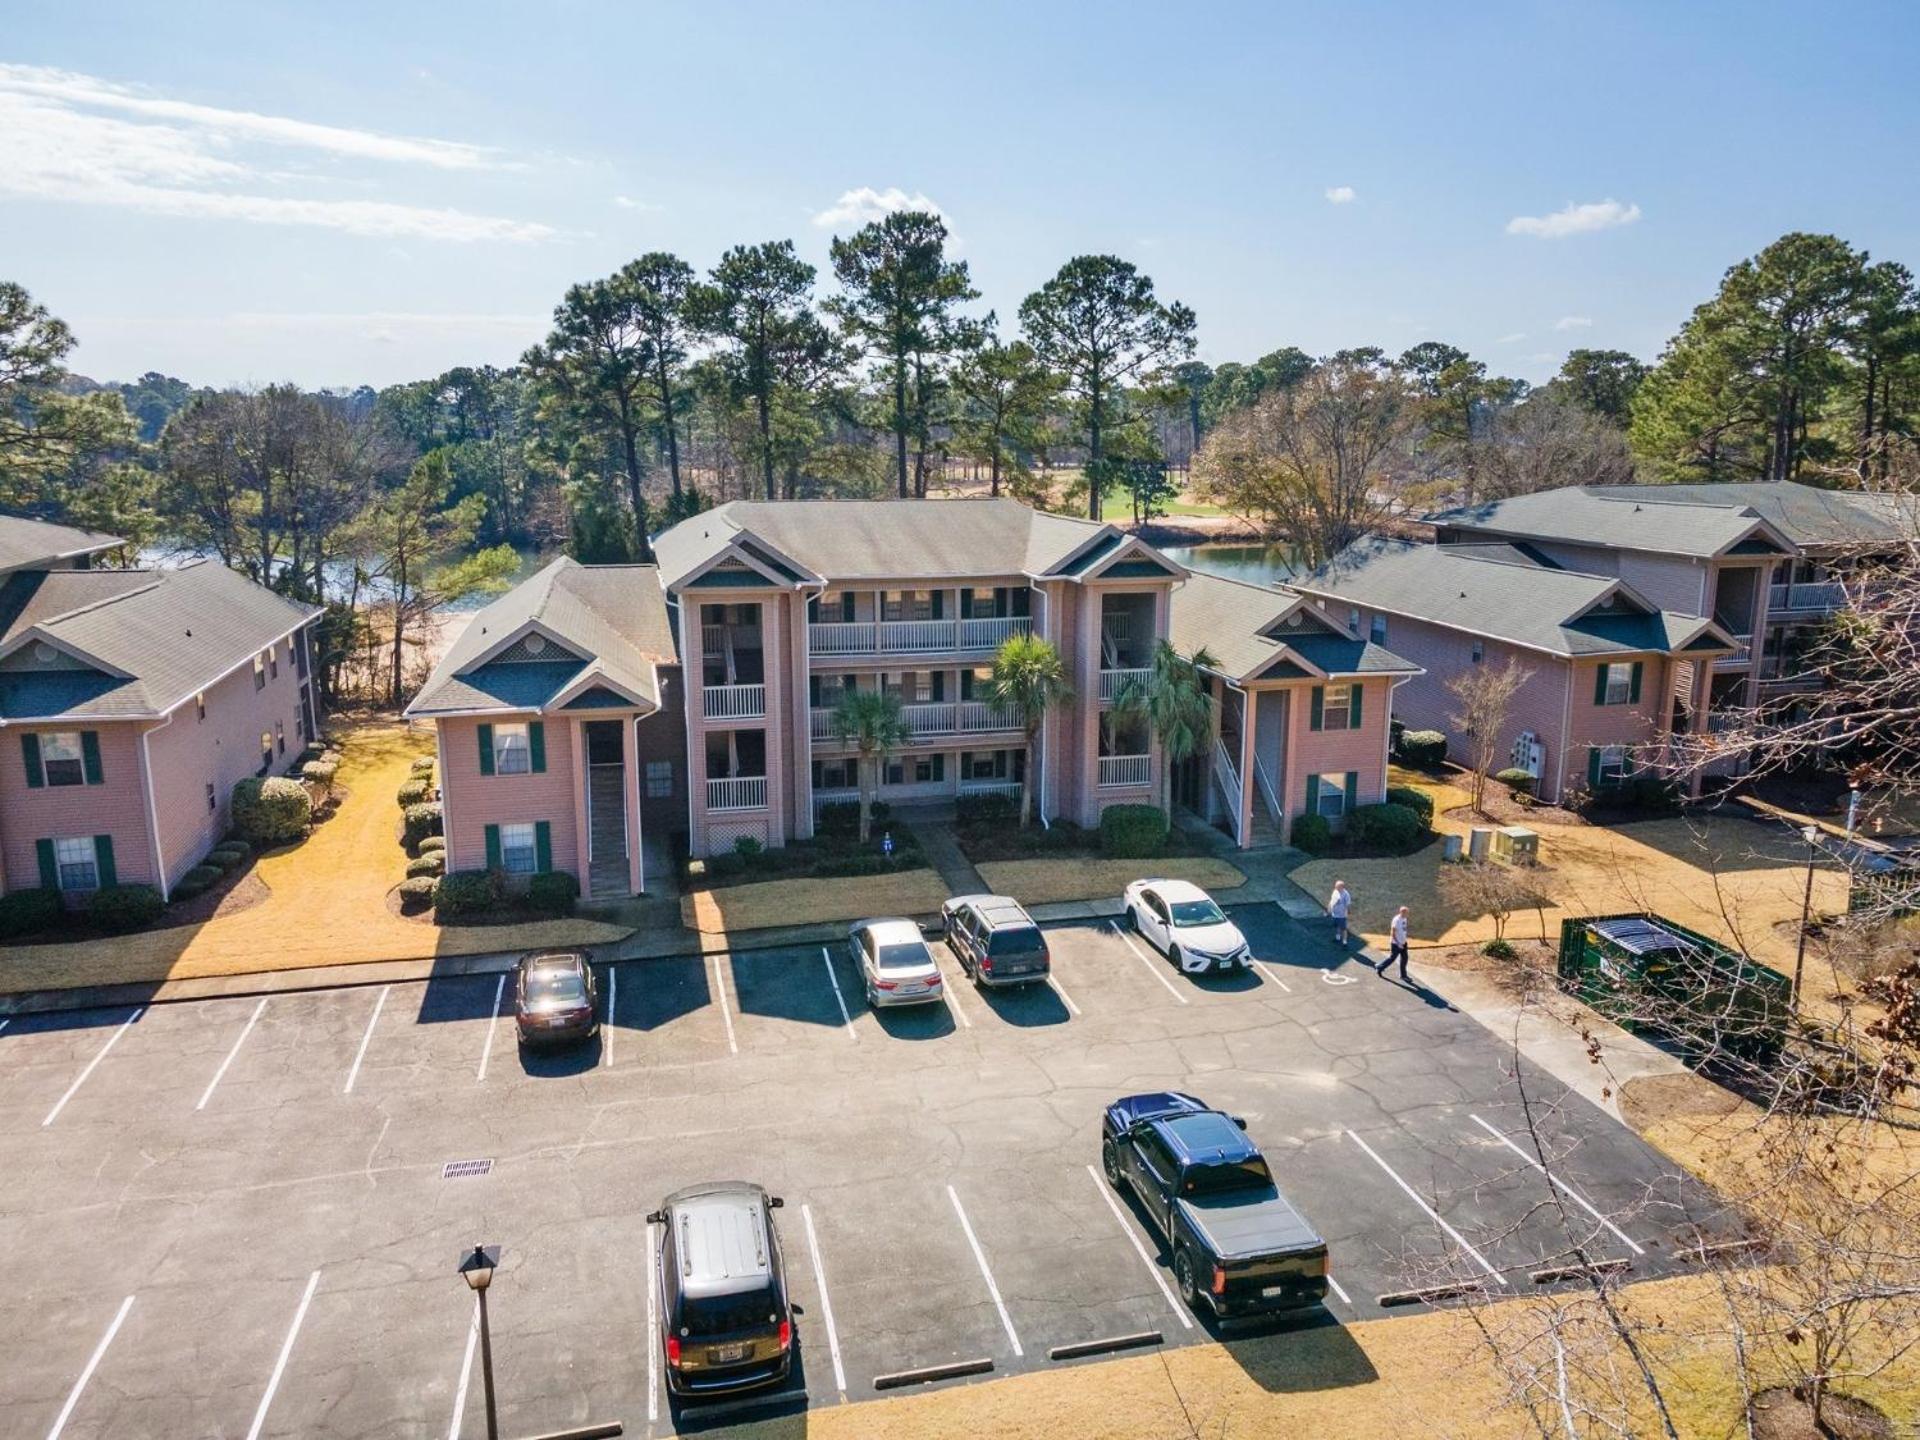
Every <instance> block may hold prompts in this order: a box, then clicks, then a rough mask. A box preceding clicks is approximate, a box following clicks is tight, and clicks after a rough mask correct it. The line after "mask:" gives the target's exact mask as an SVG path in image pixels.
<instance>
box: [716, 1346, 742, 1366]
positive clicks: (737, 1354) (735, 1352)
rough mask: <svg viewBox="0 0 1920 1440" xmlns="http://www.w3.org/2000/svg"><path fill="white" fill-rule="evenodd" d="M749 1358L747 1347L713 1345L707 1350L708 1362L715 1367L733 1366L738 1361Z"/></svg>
mask: <svg viewBox="0 0 1920 1440" xmlns="http://www.w3.org/2000/svg"><path fill="white" fill-rule="evenodd" d="M746 1358H747V1347H746V1346H745V1345H713V1346H709V1347H708V1349H707V1360H708V1362H709V1363H711V1364H714V1365H731V1364H733V1363H734V1361H736V1360H744V1359H746Z"/></svg>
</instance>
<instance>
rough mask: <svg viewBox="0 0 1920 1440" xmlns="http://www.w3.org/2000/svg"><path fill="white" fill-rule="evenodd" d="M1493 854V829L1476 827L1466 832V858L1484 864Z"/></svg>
mask: <svg viewBox="0 0 1920 1440" xmlns="http://www.w3.org/2000/svg"><path fill="white" fill-rule="evenodd" d="M1492 854H1493V827H1492V826H1490V825H1476V826H1474V827H1473V829H1472V830H1470V831H1468V832H1467V858H1468V859H1469V860H1472V861H1474V862H1475V863H1484V862H1485V861H1486V860H1487V858H1488V857H1489V856H1491V855H1492Z"/></svg>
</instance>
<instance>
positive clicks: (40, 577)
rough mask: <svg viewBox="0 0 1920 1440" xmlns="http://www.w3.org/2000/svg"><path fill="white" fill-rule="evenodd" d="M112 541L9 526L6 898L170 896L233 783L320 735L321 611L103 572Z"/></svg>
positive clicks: (140, 574) (208, 842) (2, 777)
mask: <svg viewBox="0 0 1920 1440" xmlns="http://www.w3.org/2000/svg"><path fill="white" fill-rule="evenodd" d="M122 543H123V542H122V541H120V540H118V539H116V538H115V537H113V536H110V535H97V534H93V533H91V532H87V531H77V530H73V529H70V528H68V527H65V526H59V525H47V524H43V523H41V522H38V521H33V520H23V519H17V518H13V517H7V516H0V762H3V763H0V885H3V887H4V888H5V889H6V890H23V889H30V888H34V887H36V886H44V887H47V888H50V889H58V890H60V891H62V892H64V893H65V894H67V895H68V896H69V897H70V899H71V900H72V901H73V903H83V902H84V897H85V896H86V895H87V894H89V893H90V892H92V891H93V890H96V889H98V888H100V887H102V886H105V885H112V884H116V883H118V884H132V883H139V884H146V885H152V886H154V887H155V888H156V889H158V890H159V891H160V892H161V893H162V894H163V895H164V894H166V893H167V892H168V891H170V890H171V888H172V886H173V885H174V883H175V882H176V881H178V880H179V878H180V877H181V876H182V875H184V874H185V873H186V872H187V871H188V870H189V869H191V868H192V867H193V866H194V865H196V864H197V863H199V861H200V860H201V859H202V857H204V856H205V854H206V852H207V851H208V849H210V848H211V847H212V846H213V845H214V844H215V843H217V842H218V841H219V839H220V838H221V836H222V835H224V834H225V833H226V831H227V829H228V826H229V821H230V815H229V811H228V801H229V797H230V796H231V793H232V790H233V786H234V785H235V784H236V783H237V782H238V781H240V780H242V779H244V778H246V777H247V776H250V775H267V774H274V773H279V772H284V771H286V770H289V769H291V768H292V767H293V766H294V764H295V763H296V761H297V759H298V757H299V754H300V752H301V751H302V750H304V749H305V748H306V746H307V743H308V741H309V740H310V739H311V738H312V736H313V735H314V734H315V733H316V722H317V719H318V712H317V710H316V708H315V698H314V689H313V678H312V655H311V649H310V641H309V628H310V627H311V625H312V623H313V622H314V620H315V619H316V618H317V617H318V616H319V614H320V612H319V611H318V610H317V609H315V608H314V607H311V606H305V605H297V604H295V603H293V602H291V601H289V600H287V599H285V598H283V597H281V596H279V595H275V594H274V593H273V592H272V591H270V590H267V589H265V588H263V587H261V586H259V585H256V584H254V583H253V582H252V581H250V580H248V579H247V578H246V577H244V576H242V575H239V574H236V573H235V572H233V571H231V570H228V569H226V568H225V567H224V566H221V565H218V564H215V563H213V562H211V561H200V562H196V563H193V564H189V565H186V566H182V567H180V568H178V569H167V570H96V569H93V568H91V560H92V557H94V556H96V555H98V554H99V553H101V552H102V551H106V550H110V549H115V548H118V547H119V546H121V545H122Z"/></svg>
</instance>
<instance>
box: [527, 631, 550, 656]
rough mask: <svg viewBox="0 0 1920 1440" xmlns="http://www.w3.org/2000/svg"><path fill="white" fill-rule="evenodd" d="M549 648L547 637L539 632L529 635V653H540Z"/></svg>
mask: <svg viewBox="0 0 1920 1440" xmlns="http://www.w3.org/2000/svg"><path fill="white" fill-rule="evenodd" d="M546 648H547V637H546V636H544V635H541V634H539V633H537V632H536V633H534V634H532V635H529V636H527V654H529V655H538V654H539V653H540V652H541V651H542V650H544V649H546Z"/></svg>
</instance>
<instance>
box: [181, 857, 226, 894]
mask: <svg viewBox="0 0 1920 1440" xmlns="http://www.w3.org/2000/svg"><path fill="white" fill-rule="evenodd" d="M226 873H227V872H226V871H224V870H222V869H221V868H220V867H219V866H218V865H196V866H194V867H193V868H192V869H191V870H189V871H187V873H186V874H184V875H182V876H181V877H180V878H179V879H178V880H177V881H175V882H174V886H173V898H174V899H175V900H191V899H193V897H194V896H196V895H204V894H206V893H207V891H209V890H211V889H212V888H213V887H214V886H215V885H217V884H218V883H219V882H220V877H221V876H223V875H225V874H226Z"/></svg>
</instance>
